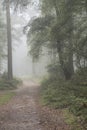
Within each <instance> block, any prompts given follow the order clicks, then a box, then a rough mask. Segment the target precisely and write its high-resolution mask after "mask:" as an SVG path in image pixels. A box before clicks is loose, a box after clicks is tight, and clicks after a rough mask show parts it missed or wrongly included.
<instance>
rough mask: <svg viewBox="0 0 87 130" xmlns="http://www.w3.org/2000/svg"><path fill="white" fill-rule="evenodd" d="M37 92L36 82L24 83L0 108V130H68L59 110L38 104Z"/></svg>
mask: <svg viewBox="0 0 87 130" xmlns="http://www.w3.org/2000/svg"><path fill="white" fill-rule="evenodd" d="M38 92H39V85H38V84H37V83H36V82H33V81H24V83H23V85H22V86H21V87H19V88H18V89H17V90H15V93H16V95H15V96H14V97H13V98H12V99H11V100H10V102H9V103H7V104H5V105H2V106H0V130H70V128H69V126H67V124H66V123H65V122H64V119H63V113H62V111H61V110H53V109H49V108H47V107H42V106H41V105H40V104H39V102H38ZM0 93H1V92H0Z"/></svg>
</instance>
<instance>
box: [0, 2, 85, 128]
mask: <svg viewBox="0 0 87 130" xmlns="http://www.w3.org/2000/svg"><path fill="white" fill-rule="evenodd" d="M28 8H35V9H36V16H34V17H33V16H32V17H31V18H30V20H28V22H27V24H25V25H24V27H22V31H23V34H24V35H25V36H26V39H27V40H26V44H27V49H28V52H27V53H28V54H27V57H29V56H30V57H31V59H32V63H33V67H32V68H33V76H34V77H32V79H31V78H30V79H27V80H29V84H30V86H31V87H32V88H33V86H34V88H33V89H34V90H32V91H35V90H36V88H35V83H34V84H33V85H32V83H31V81H33V80H34V81H35V82H38V83H39V86H40V87H39V92H38V95H39V99H37V100H38V101H37V102H38V103H37V102H36V104H39V105H36V106H37V108H38V106H41V110H40V111H41V112H42V109H43V108H44V109H46V110H45V111H53V112H54V111H57V112H58V113H62V114H61V115H60V114H59V115H58V114H56V115H57V117H56V119H55V120H56V121H55V123H54V121H53V120H54V118H55V117H54V116H51V117H49V118H51V121H50V119H48V118H47V117H44V115H45V114H47V112H46V113H45V114H42V115H40V116H41V119H42V118H45V119H44V120H45V121H43V119H42V121H41V122H42V124H43V122H45V124H44V130H86V129H87V0H15V1H14V0H2V2H1V3H0V93H2V91H7V90H8V91H9V90H11V91H13V92H12V93H8V94H6V101H5V102H7V101H8V100H11V98H13V97H14V95H15V93H14V90H15V89H17V86H23V85H22V84H23V83H22V82H24V83H25V79H23V81H22V79H20V78H18V77H17V78H15V76H14V74H13V62H12V60H13V57H12V53H13V50H12V49H13V44H12V42H13V39H12V29H13V28H12V27H11V26H12V25H11V24H12V23H11V15H12V14H11V13H12V11H13V12H15V13H19V12H21V13H23V12H24V11H25V10H26V9H28ZM27 13H29V12H27ZM27 19H29V18H28V17H27ZM16 35H18V33H17V34H16ZM14 37H15V36H14ZM43 57H45V58H46V60H45V67H44V68H45V71H46V73H45V74H44V75H42V76H39V77H38V76H36V75H35V70H34V67H35V65H36V63H38V64H39V65H40V60H41V59H42V61H43ZM4 62H6V65H7V71H5V70H3V63H4ZM35 69H36V70H37V66H36V67H35ZM38 73H40V72H38ZM25 84H27V83H25ZM25 86H28V85H25ZM36 86H38V85H36ZM31 87H30V88H29V89H31ZM27 90H28V88H26V91H27ZM21 91H23V90H21ZM30 92H31V91H30ZM31 93H32V92H31ZM0 96H1V95H0ZM36 97H37V96H36ZM18 98H20V97H18ZM30 98H31V97H30ZM2 100H3V99H2ZM25 100H27V99H25ZM0 104H3V103H2V101H0ZM25 105H26V104H25ZM30 105H31V104H30ZM31 106H32V105H31ZM0 107H1V105H0ZM32 107H35V106H32ZM31 109H32V108H31ZM38 109H40V108H38ZM14 111H15V110H14ZM40 111H39V110H38V112H39V113H41V112H40ZM0 112H1V111H0ZM32 113H33V112H32ZM54 113H55V112H54ZM50 114H52V113H50ZM54 115H55V114H54ZM12 116H13V115H12ZM32 116H33V118H35V115H34V114H32ZM58 116H59V117H60V116H62V117H61V118H63V120H64V122H65V124H66V125H65V126H64V124H62V125H63V126H61V125H59V126H58V123H59V122H58V119H57V118H59V117H58ZM52 118H53V120H52ZM61 118H60V119H61ZM19 119H20V118H19ZM46 120H47V121H46ZM61 120H62V119H61ZM0 122H1V118H0ZM41 122H39V123H41ZM46 122H47V124H46ZM49 122H51V123H49ZM60 122H62V121H60ZM45 125H47V128H46V129H45ZM67 126H69V127H67ZM3 128H4V126H3V125H2V126H1V127H0V130H3ZM6 128H7V129H9V130H17V129H19V128H20V127H17V128H16V127H14V129H11V127H10V126H9V127H8V126H7V127H6ZM41 128H42V127H41ZM4 129H5V128H4ZM36 129H38V130H39V128H33V126H32V128H30V129H29V128H28V129H27V127H26V128H23V130H36ZM21 130H22V128H21ZM41 130H42V129H41Z"/></svg>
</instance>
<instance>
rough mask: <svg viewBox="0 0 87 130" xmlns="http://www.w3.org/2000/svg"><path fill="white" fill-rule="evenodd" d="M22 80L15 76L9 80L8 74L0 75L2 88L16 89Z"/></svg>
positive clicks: (0, 88) (0, 87) (0, 86)
mask: <svg viewBox="0 0 87 130" xmlns="http://www.w3.org/2000/svg"><path fill="white" fill-rule="evenodd" d="M21 83H22V81H21V80H19V79H16V78H13V79H12V80H8V78H7V74H3V75H2V76H1V77H0V90H12V89H16V88H17V86H18V85H19V84H21Z"/></svg>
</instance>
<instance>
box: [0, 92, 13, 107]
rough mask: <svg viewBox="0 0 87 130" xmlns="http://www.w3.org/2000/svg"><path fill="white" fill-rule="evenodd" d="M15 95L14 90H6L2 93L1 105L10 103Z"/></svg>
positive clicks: (0, 97) (0, 95)
mask: <svg viewBox="0 0 87 130" xmlns="http://www.w3.org/2000/svg"><path fill="white" fill-rule="evenodd" d="M14 95H15V93H14V92H6V93H4V94H0V105H4V104H6V103H8V102H9V101H10V100H11V99H12V97H13V96H14Z"/></svg>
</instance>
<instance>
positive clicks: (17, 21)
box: [11, 8, 47, 77]
mask: <svg viewBox="0 0 87 130" xmlns="http://www.w3.org/2000/svg"><path fill="white" fill-rule="evenodd" d="M37 15H38V12H37V10H36V9H34V8H32V9H31V8H30V9H28V10H25V12H22V13H20V12H19V13H14V12H12V13H11V23H12V44H13V74H14V76H16V77H31V76H42V75H44V74H45V73H46V66H47V58H46V57H45V56H43V57H42V59H40V60H39V62H37V63H34V64H33V63H32V58H31V56H30V55H29V54H28V47H27V43H26V39H27V38H26V35H25V34H23V27H24V26H26V24H27V23H28V22H29V20H30V19H31V18H32V17H34V16H37Z"/></svg>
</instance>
